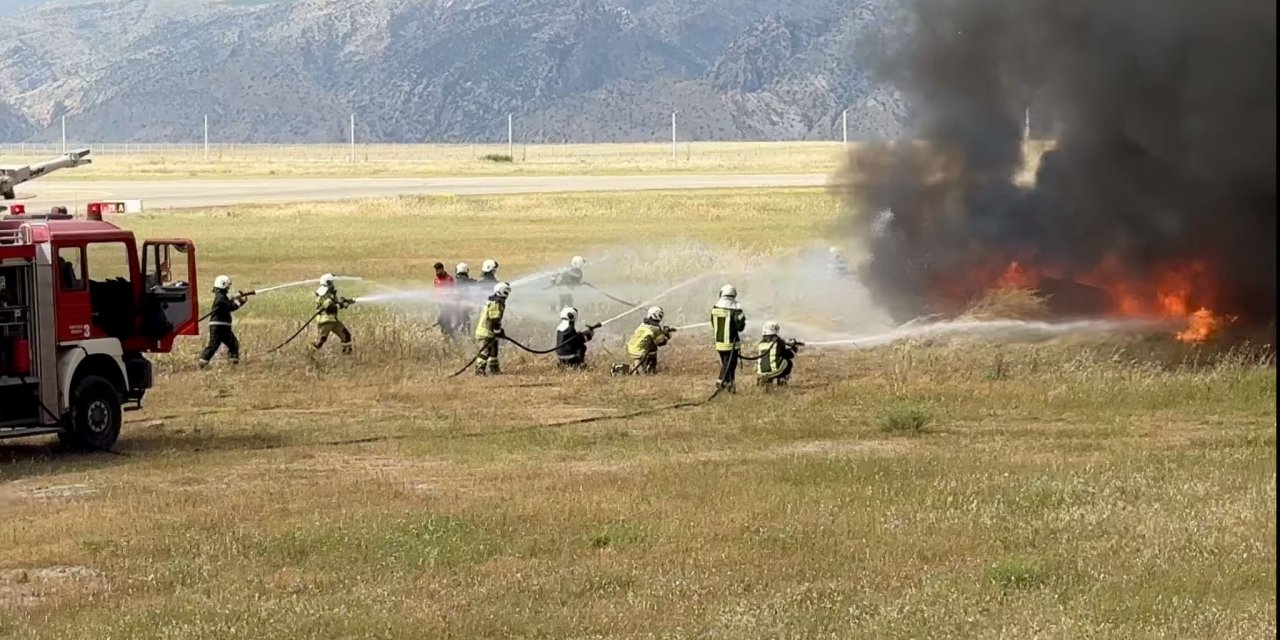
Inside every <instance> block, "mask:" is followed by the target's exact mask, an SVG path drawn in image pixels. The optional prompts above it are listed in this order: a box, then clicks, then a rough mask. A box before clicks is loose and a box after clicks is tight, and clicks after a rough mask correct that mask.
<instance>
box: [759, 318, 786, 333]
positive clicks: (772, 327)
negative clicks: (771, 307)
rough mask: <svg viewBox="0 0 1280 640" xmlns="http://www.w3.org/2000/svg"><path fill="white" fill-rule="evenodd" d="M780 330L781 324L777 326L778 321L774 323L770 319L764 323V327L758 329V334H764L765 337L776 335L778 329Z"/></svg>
mask: <svg viewBox="0 0 1280 640" xmlns="http://www.w3.org/2000/svg"><path fill="white" fill-rule="evenodd" d="M781 330H782V327H781V326H779V325H778V323H776V322H774V321H772V320H770V321H768V322H766V323H764V327H762V328H761V329H760V334H761V335H763V336H766V337H767V336H776V335H778V332H779V331H781Z"/></svg>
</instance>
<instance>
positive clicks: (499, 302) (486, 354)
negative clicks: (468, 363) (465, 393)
mask: <svg viewBox="0 0 1280 640" xmlns="http://www.w3.org/2000/svg"><path fill="white" fill-rule="evenodd" d="M510 295H511V285H509V284H507V283H505V282H499V283H498V284H496V285H494V286H493V295H491V296H489V300H488V301H486V302H485V303H484V308H483V309H481V311H480V318H479V319H478V320H476V342H477V343H478V344H479V345H480V351H479V353H477V354H476V375H478V376H483V375H494V374H498V373H502V367H501V365H499V364H498V341H499V339H501V338H502V336H503V333H502V316H503V315H504V314H506V312H507V297H508V296H510Z"/></svg>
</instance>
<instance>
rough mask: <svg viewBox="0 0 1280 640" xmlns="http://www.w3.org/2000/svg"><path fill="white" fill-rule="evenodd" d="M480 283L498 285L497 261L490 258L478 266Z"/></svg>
mask: <svg viewBox="0 0 1280 640" xmlns="http://www.w3.org/2000/svg"><path fill="white" fill-rule="evenodd" d="M480 282H487V283H489V284H498V261H497V260H494V259H492V258H490V259H488V260H485V261H484V262H483V263H482V264H481V265H480Z"/></svg>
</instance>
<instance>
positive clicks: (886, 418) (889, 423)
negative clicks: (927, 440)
mask: <svg viewBox="0 0 1280 640" xmlns="http://www.w3.org/2000/svg"><path fill="white" fill-rule="evenodd" d="M932 419H933V409H932V408H931V407H929V406H928V405H927V404H924V403H922V402H915V401H909V400H904V401H897V402H894V403H891V404H889V405H887V406H885V407H884V408H882V409H880V414H879V416H877V418H876V421H877V422H878V423H879V424H880V429H881V430H882V431H889V432H891V433H923V432H924V430H925V428H926V427H928V426H929V422H930V421H931V420H932Z"/></svg>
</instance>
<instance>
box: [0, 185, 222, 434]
mask: <svg viewBox="0 0 1280 640" xmlns="http://www.w3.org/2000/svg"><path fill="white" fill-rule="evenodd" d="M2 208H3V209H5V211H4V212H3V213H0V438H10V437H20V436H34V435H41V434H55V433H56V434H57V435H58V437H59V438H60V439H62V441H63V442H64V443H67V444H69V445H72V446H76V447H81V448H90V449H110V448H111V447H112V446H113V445H114V444H115V441H116V438H117V437H118V436H119V435H120V425H121V418H122V415H121V414H122V411H123V407H124V406H125V405H126V404H129V403H133V405H134V406H138V407H140V406H141V403H142V396H143V394H144V393H146V391H147V389H148V388H150V387H151V385H152V379H153V374H152V366H151V363H150V361H148V360H147V358H146V356H145V355H144V354H147V353H167V352H169V351H170V350H171V349H172V348H173V342H174V340H175V339H176V338H177V337H178V336H183V335H196V334H198V333H199V322H198V320H199V317H200V313H199V310H198V308H197V304H198V296H197V295H196V291H197V289H196V250H195V245H194V244H192V242H191V241H190V240H186V239H161V240H148V241H146V242H144V243H142V247H141V251H139V247H138V246H137V242H136V241H135V240H134V236H133V233H132V232H130V231H128V230H125V229H121V228H120V227H118V226H116V225H114V224H111V223H110V222H107V221H105V220H103V214H104V213H114V212H117V211H119V212H123V211H125V208H124V206H123V203H91V204H89V205H88V207H87V211H86V214H85V216H84V217H83V218H78V217H75V216H72V215H69V214H67V211H66V208H65V207H54V208H53V210H52V211H51V213H48V214H28V213H27V211H26V210H25V206H24V205H22V204H12V205H7V206H5V207H2Z"/></svg>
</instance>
